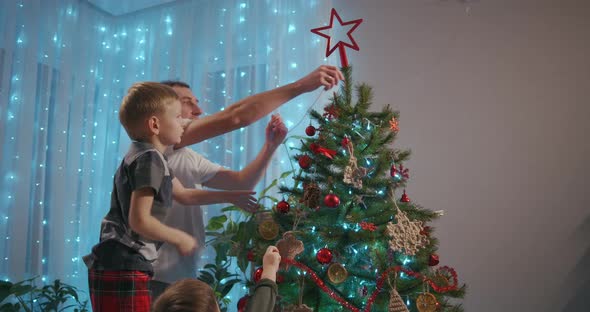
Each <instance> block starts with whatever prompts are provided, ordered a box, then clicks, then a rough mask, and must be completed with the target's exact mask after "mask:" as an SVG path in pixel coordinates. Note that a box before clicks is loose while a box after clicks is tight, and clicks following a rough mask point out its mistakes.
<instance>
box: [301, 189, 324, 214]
mask: <svg viewBox="0 0 590 312" xmlns="http://www.w3.org/2000/svg"><path fill="white" fill-rule="evenodd" d="M320 195H321V191H320V187H319V186H318V185H317V183H309V184H307V185H305V188H304V190H303V204H304V205H306V206H307V207H309V208H311V209H317V208H318V207H320Z"/></svg>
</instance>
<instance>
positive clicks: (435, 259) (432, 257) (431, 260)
mask: <svg viewBox="0 0 590 312" xmlns="http://www.w3.org/2000/svg"><path fill="white" fill-rule="evenodd" d="M438 262H439V260H438V255H437V254H431V255H430V258H428V265H429V266H435V265H437V264H438Z"/></svg>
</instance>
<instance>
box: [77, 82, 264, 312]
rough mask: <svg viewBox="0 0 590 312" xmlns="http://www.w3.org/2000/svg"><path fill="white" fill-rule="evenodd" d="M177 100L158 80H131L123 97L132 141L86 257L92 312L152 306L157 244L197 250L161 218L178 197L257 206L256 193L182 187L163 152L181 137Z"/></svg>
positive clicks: (122, 116) (187, 200)
mask: <svg viewBox="0 0 590 312" xmlns="http://www.w3.org/2000/svg"><path fill="white" fill-rule="evenodd" d="M180 107H181V106H180V102H179V100H178V96H177V95H176V93H175V92H174V90H172V89H171V88H170V87H168V86H165V85H162V84H159V83H155V82H142V83H136V84H134V85H133V86H132V87H131V88H130V89H129V91H128V93H127V95H126V96H125V98H124V99H123V101H122V103H121V108H120V110H119V119H120V121H121V124H122V125H123V127H124V128H125V131H126V132H127V134H128V135H129V137H130V138H131V139H132V140H133V142H132V144H131V147H130V149H129V151H128V152H127V154H126V155H125V158H124V160H123V161H122V163H121V165H120V166H119V168H118V170H117V172H116V174H115V178H114V187H113V192H112V194H111V208H110V210H109V212H108V213H107V215H106V216H105V218H104V219H103V221H102V224H101V230H100V242H99V243H98V244H97V245H95V246H94V247H93V248H92V253H91V254H90V255H87V256H85V257H84V262H85V263H86V265H87V266H88V269H89V270H88V281H89V288H90V296H91V302H92V308H93V310H94V311H95V312H97V311H141V312H143V311H145V312H148V311H150V307H151V296H150V292H149V281H150V279H151V275H152V273H153V268H152V262H154V261H155V260H156V257H157V249H158V248H159V246H160V245H161V244H162V242H167V243H169V244H171V245H173V246H175V247H176V249H177V250H178V252H179V253H180V254H182V255H189V254H191V253H192V252H194V250H195V248H196V241H195V239H194V238H193V237H192V236H190V235H188V234H187V233H185V232H183V231H180V230H177V229H174V228H171V227H168V226H166V225H164V224H163V223H162V222H161V221H162V220H163V218H164V216H165V215H166V210H167V209H168V208H169V207H170V205H171V203H172V198H173V197H174V199H175V200H176V201H178V202H180V203H183V204H186V205H191V204H197V203H198V204H212V203H221V202H228V203H232V204H234V205H236V206H239V207H242V208H243V209H245V210H249V211H252V210H255V209H256V205H257V204H256V200H255V198H254V197H253V196H252V194H254V192H251V191H224V192H211V191H202V190H195V189H185V188H184V187H183V186H182V184H181V183H180V182H179V181H178V180H177V179H176V178H174V177H173V175H172V172H170V169H169V168H168V165H167V162H166V159H165V157H164V156H163V152H164V151H165V149H166V148H167V147H168V146H171V145H175V144H178V143H179V142H180V139H181V135H182V133H183V128H182V127H181V124H180V109H181V108H180Z"/></svg>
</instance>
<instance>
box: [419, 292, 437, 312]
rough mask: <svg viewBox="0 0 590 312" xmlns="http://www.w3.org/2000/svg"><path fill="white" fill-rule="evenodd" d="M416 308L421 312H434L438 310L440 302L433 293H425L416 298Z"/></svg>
mask: <svg viewBox="0 0 590 312" xmlns="http://www.w3.org/2000/svg"><path fill="white" fill-rule="evenodd" d="M416 308H418V311H420V312H434V311H436V309H438V301H437V300H436V297H435V296H434V295H433V294H431V293H423V294H420V295H419V296H418V298H416Z"/></svg>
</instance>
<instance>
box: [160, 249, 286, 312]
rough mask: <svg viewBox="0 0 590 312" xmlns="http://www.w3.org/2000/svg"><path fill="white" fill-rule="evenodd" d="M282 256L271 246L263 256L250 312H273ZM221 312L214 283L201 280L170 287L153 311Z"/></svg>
mask: <svg viewBox="0 0 590 312" xmlns="http://www.w3.org/2000/svg"><path fill="white" fill-rule="evenodd" d="M280 263H281V255H280V254H279V250H278V249H277V248H276V247H275V246H269V247H268V248H267V249H266V253H265V254H264V257H263V258H262V270H263V271H262V276H261V278H260V281H258V283H257V284H256V287H255V288H254V294H253V295H252V296H251V297H250V299H249V300H248V305H247V307H246V312H271V311H273V310H274V307H275V301H276V297H277V284H276V274H277V271H278V269H279V264H280ZM201 311H207V312H219V305H218V304H217V299H216V298H215V294H214V293H213V289H212V288H211V286H209V285H207V284H206V283H204V282H201V281H199V280H197V279H183V280H180V281H178V282H176V283H174V284H172V285H171V286H170V287H168V288H167V289H166V290H165V291H164V293H162V295H161V296H160V297H159V298H158V299H157V300H156V302H155V303H154V310H153V312H201Z"/></svg>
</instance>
